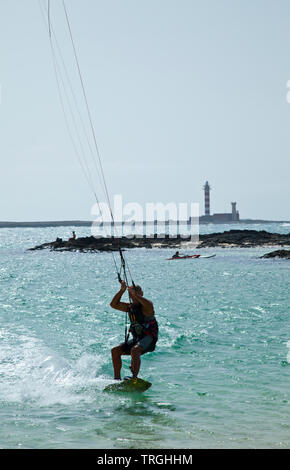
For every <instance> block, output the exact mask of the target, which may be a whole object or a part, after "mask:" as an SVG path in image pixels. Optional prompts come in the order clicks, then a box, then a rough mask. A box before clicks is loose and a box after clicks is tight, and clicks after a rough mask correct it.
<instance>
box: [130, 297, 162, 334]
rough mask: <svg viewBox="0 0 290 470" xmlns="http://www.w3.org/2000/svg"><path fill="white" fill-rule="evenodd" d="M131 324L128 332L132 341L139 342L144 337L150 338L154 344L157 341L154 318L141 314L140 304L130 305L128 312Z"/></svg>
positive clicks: (156, 327)
mask: <svg viewBox="0 0 290 470" xmlns="http://www.w3.org/2000/svg"><path fill="white" fill-rule="evenodd" d="M128 315H129V319H130V322H131V325H130V329H129V331H130V332H131V333H132V335H133V339H134V340H135V339H136V340H139V339H141V338H144V336H147V335H149V336H152V338H153V340H154V342H155V343H156V342H157V340H158V323H157V321H156V319H155V317H147V316H146V315H144V314H143V311H142V305H141V304H131V305H129V310H128Z"/></svg>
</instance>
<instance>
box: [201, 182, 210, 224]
mask: <svg viewBox="0 0 290 470" xmlns="http://www.w3.org/2000/svg"><path fill="white" fill-rule="evenodd" d="M203 189H204V215H205V216H209V215H210V194H209V193H210V189H211V188H210V185H209V184H208V181H206V182H205V185H204V187H203Z"/></svg>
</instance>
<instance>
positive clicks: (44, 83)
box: [0, 0, 290, 221]
mask: <svg viewBox="0 0 290 470" xmlns="http://www.w3.org/2000/svg"><path fill="white" fill-rule="evenodd" d="M41 5H42V6H45V5H47V2H46V1H44V0H39V1H38V0H0V84H1V105H0V155H1V182H0V200H1V204H0V220H2V221H3V220H7V221H9V220H10V221H13V220H18V221H25V220H26V221H28V220H30V221H32V220H71V219H83V220H88V219H90V218H92V217H91V214H90V211H91V207H92V204H93V203H94V202H95V201H94V198H93V196H92V192H91V190H90V188H89V186H88V184H87V181H86V180H85V178H84V175H83V172H82V169H81V167H80V164H79V162H78V160H77V158H76V155H75V154H74V151H73V148H72V145H71V141H70V139H69V137H68V133H67V130H66V127H65V123H64V118H63V114H62V110H61V106H60V101H59V97H58V90H57V86H56V80H55V75H54V70H53V62H52V55H51V50H50V46H49V39H48V33H47V29H46V25H45V21H44V19H43V17H42V15H41V9H40V6H41ZM66 5H67V9H68V12H69V16H70V21H71V26H72V31H73V35H74V39H75V44H76V47H77V52H78V55H79V61H80V66H81V70H82V74H83V78H84V83H85V86H86V90H87V95H88V100H89V105H90V108H91V112H92V117H93V122H94V126H95V130H96V136H97V141H98V145H99V149H100V154H101V158H102V162H103V167H104V172H105V176H106V180H107V184H108V188H109V192H110V194H111V195H114V194H122V195H123V198H124V202H139V203H140V204H145V203H146V202H164V203H168V202H172V201H173V202H176V203H180V202H200V204H201V206H200V209H201V214H203V213H204V205H203V190H202V187H203V185H204V183H205V181H206V180H208V181H209V183H210V184H211V186H212V188H213V190H212V193H211V210H212V212H225V211H227V212H229V211H230V210H231V206H230V202H231V201H237V208H238V209H239V211H240V215H241V217H242V218H247V217H250V218H268V219H276V220H278V219H288V220H289V219H290V211H289V202H290V190H289V175H290V158H289V156H290V104H288V103H287V100H286V96H287V86H286V84H287V81H288V80H290V2H289V0H284V1H283V0H275V1H274V0H241V1H240V0H81V1H80V0H66ZM50 14H51V22H52V25H53V29H54V31H55V34H56V37H57V38H58V41H59V45H60V47H61V48H62V49H63V57H64V59H65V61H66V63H67V67H68V71H69V74H70V75H71V77H72V80H73V84H77V76H76V73H75V68H74V66H75V64H74V59H73V55H72V53H71V44H70V42H69V36H68V31H67V27H66V23H65V17H64V12H63V10H62V8H61V1H60V0H51V11H50ZM76 86H77V85H76ZM76 93H77V97H78V99H80V102H81V99H82V96H81V90H80V89H78V90H77V92H76ZM94 181H95V182H96V186H97V187H98V185H99V183H98V181H97V180H94ZM97 190H98V197H99V199H100V201H102V200H104V196H103V192H102V190H101V189H99V188H98V189H97Z"/></svg>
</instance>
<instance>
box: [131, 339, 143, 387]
mask: <svg viewBox="0 0 290 470" xmlns="http://www.w3.org/2000/svg"><path fill="white" fill-rule="evenodd" d="M142 352H143V349H142V348H141V346H138V345H136V346H134V347H133V348H132V349H131V358H132V360H131V371H132V374H133V379H137V377H138V374H139V370H140V365H141V360H140V356H141V354H142Z"/></svg>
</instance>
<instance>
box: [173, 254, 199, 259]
mask: <svg viewBox="0 0 290 470" xmlns="http://www.w3.org/2000/svg"><path fill="white" fill-rule="evenodd" d="M199 257H200V255H191V256H190V255H186V256H178V258H167V260H171V259H188V258H199Z"/></svg>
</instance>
